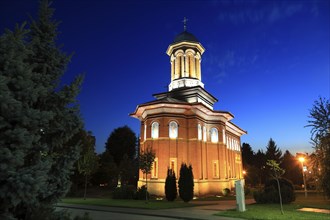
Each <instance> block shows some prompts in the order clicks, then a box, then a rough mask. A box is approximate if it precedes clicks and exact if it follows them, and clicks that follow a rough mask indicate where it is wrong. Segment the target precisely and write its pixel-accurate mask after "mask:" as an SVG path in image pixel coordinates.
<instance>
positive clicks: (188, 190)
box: [178, 163, 194, 202]
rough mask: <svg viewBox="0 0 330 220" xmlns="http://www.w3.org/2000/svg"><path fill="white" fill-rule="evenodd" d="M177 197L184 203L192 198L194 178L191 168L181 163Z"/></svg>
mask: <svg viewBox="0 0 330 220" xmlns="http://www.w3.org/2000/svg"><path fill="white" fill-rule="evenodd" d="M178 184H179V195H180V198H181V199H182V200H183V201H184V202H189V201H190V200H192V199H193V197H194V176H193V172H192V167H191V165H189V167H188V166H187V164H185V163H182V164H181V168H180V178H179V182H178Z"/></svg>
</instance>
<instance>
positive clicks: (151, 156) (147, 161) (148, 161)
mask: <svg viewBox="0 0 330 220" xmlns="http://www.w3.org/2000/svg"><path fill="white" fill-rule="evenodd" d="M155 156H156V154H155V152H154V151H153V150H152V148H151V147H150V146H148V147H147V148H146V150H145V151H144V150H141V152H140V155H139V168H140V169H141V171H142V173H144V174H145V175H146V188H147V190H148V174H149V173H150V171H151V169H152V163H153V162H154V160H155ZM147 190H146V201H148V195H147V192H148V191H147Z"/></svg>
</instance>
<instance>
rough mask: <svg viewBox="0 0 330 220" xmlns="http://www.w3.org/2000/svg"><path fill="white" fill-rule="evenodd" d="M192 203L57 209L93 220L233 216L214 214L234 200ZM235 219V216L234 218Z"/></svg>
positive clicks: (196, 219) (232, 206)
mask: <svg viewBox="0 0 330 220" xmlns="http://www.w3.org/2000/svg"><path fill="white" fill-rule="evenodd" d="M192 203H193V204H198V205H200V206H194V207H188V208H174V209H159V210H150V209H135V208H120V207H106V206H92V205H74V204H64V203H59V204H58V205H57V207H58V208H59V209H67V210H68V211H70V212H72V214H73V215H77V214H79V215H82V214H83V213H85V212H89V213H90V216H91V217H92V218H93V220H105V219H158V220H160V219H190V220H200V219H218V220H219V219H223V220H232V219H233V218H228V217H221V216H214V214H215V213H217V212H219V211H224V210H228V209H235V208H236V201H234V200H230V201H193V202H192ZM251 203H254V200H253V199H248V200H246V204H251ZM236 220H237V218H236Z"/></svg>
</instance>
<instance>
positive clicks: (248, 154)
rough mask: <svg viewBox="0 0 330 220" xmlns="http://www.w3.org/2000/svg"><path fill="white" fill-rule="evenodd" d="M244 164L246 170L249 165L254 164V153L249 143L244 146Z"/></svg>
mask: <svg viewBox="0 0 330 220" xmlns="http://www.w3.org/2000/svg"><path fill="white" fill-rule="evenodd" d="M242 162H243V168H244V169H245V170H246V167H247V166H248V165H253V164H254V152H253V150H252V148H251V146H250V145H249V144H248V143H243V144H242Z"/></svg>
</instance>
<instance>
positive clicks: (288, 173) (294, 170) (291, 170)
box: [280, 150, 302, 185]
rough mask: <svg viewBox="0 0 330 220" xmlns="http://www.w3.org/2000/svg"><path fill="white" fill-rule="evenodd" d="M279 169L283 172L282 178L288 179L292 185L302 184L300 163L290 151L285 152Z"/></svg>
mask: <svg viewBox="0 0 330 220" xmlns="http://www.w3.org/2000/svg"><path fill="white" fill-rule="evenodd" d="M280 167H281V168H282V169H284V170H285V173H284V175H283V177H284V178H286V179H290V180H291V181H292V182H293V183H294V184H297V185H301V184H302V173H301V167H300V163H299V162H298V161H297V158H296V157H295V156H293V155H292V154H291V153H290V151H288V150H287V151H285V153H284V155H283V160H282V163H281V164H280Z"/></svg>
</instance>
